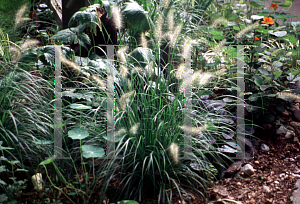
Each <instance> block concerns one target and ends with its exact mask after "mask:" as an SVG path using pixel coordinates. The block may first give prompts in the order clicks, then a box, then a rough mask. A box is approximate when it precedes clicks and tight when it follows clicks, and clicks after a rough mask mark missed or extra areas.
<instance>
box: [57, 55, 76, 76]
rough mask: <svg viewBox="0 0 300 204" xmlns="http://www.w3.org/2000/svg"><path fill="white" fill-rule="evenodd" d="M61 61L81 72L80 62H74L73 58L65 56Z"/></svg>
mask: <svg viewBox="0 0 300 204" xmlns="http://www.w3.org/2000/svg"><path fill="white" fill-rule="evenodd" d="M61 62H62V64H64V65H66V66H68V67H70V68H71V69H74V70H76V71H77V72H79V73H80V72H81V69H80V67H79V65H78V64H76V63H75V62H73V61H71V60H68V59H66V58H65V57H62V59H61Z"/></svg>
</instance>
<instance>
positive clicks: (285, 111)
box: [281, 110, 290, 117]
mask: <svg viewBox="0 0 300 204" xmlns="http://www.w3.org/2000/svg"><path fill="white" fill-rule="evenodd" d="M281 115H282V116H285V117H288V116H289V115H290V113H289V112H288V111H287V110H284V111H283V112H281Z"/></svg>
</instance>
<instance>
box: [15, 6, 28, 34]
mask: <svg viewBox="0 0 300 204" xmlns="http://www.w3.org/2000/svg"><path fill="white" fill-rule="evenodd" d="M26 11H27V3H26V4H24V5H22V6H21V7H20V8H19V9H18V11H17V12H16V15H15V28H16V27H18V26H19V25H21V24H22V23H23V22H25V21H29V20H30V18H27V17H23V16H24V15H25V13H26Z"/></svg>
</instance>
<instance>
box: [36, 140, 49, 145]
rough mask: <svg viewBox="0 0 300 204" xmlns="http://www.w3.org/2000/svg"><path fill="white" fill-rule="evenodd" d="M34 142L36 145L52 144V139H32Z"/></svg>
mask: <svg viewBox="0 0 300 204" xmlns="http://www.w3.org/2000/svg"><path fill="white" fill-rule="evenodd" d="M32 142H33V143H34V144H38V145H47V144H53V143H54V142H53V141H52V140H35V141H32Z"/></svg>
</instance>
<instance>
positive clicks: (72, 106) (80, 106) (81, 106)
mask: <svg viewBox="0 0 300 204" xmlns="http://www.w3.org/2000/svg"><path fill="white" fill-rule="evenodd" d="M70 107H71V108H73V109H77V110H87V109H91V108H92V107H91V106H86V105H83V104H76V103H73V104H71V106H70Z"/></svg>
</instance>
